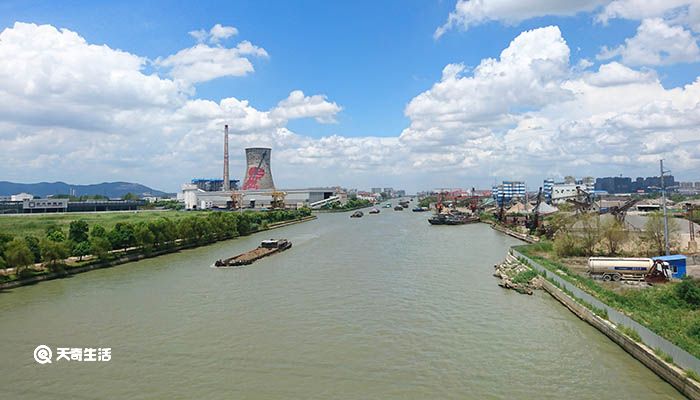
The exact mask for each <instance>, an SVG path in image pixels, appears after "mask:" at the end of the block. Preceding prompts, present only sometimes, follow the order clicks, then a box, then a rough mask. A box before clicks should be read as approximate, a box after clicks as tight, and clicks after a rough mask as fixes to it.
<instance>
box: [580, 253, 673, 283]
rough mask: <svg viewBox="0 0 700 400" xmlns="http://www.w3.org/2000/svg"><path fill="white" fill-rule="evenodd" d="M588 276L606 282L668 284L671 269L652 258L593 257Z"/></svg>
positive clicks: (589, 263)
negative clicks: (643, 281) (622, 281)
mask: <svg viewBox="0 0 700 400" xmlns="http://www.w3.org/2000/svg"><path fill="white" fill-rule="evenodd" d="M588 274H589V275H590V276H591V277H596V278H602V279H603V280H604V281H616V282H617V281H620V280H636V281H641V280H645V281H647V282H666V281H668V280H669V279H670V278H671V268H670V266H669V264H668V263H667V262H665V261H661V260H652V259H651V258H623V257H591V258H589V259H588Z"/></svg>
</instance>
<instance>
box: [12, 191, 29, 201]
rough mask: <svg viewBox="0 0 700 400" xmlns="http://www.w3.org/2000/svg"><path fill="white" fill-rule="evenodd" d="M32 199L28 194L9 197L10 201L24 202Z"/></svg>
mask: <svg viewBox="0 0 700 400" xmlns="http://www.w3.org/2000/svg"><path fill="white" fill-rule="evenodd" d="M33 198H34V196H33V195H31V194H29V193H18V194H13V195H12V196H10V201H25V200H32V199H33Z"/></svg>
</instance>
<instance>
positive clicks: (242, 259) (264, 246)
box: [214, 239, 292, 267]
mask: <svg viewBox="0 0 700 400" xmlns="http://www.w3.org/2000/svg"><path fill="white" fill-rule="evenodd" d="M291 247H292V242H290V241H289V240H287V239H269V240H263V241H262V243H260V246H258V247H257V248H255V249H253V250H251V251H248V252H245V253H242V254H239V255H237V256H234V257H230V258H225V259H223V260H217V261H216V263H214V265H216V266H217V267H238V266H242V265H250V264H252V263H253V262H254V261H257V260H259V259H261V258H263V257H267V256H269V255H271V254H275V253H279V252H281V251H285V250H287V249H289V248H291Z"/></svg>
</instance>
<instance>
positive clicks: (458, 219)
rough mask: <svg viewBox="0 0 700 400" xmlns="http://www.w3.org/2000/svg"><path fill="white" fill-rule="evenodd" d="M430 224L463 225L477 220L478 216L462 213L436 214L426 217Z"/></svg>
mask: <svg viewBox="0 0 700 400" xmlns="http://www.w3.org/2000/svg"><path fill="white" fill-rule="evenodd" d="M428 222H429V223H430V225H464V224H473V223H475V222H479V217H478V216H475V215H467V214H462V213H454V214H453V213H450V214H436V215H433V216H432V217H430V218H428Z"/></svg>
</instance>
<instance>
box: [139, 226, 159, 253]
mask: <svg viewBox="0 0 700 400" xmlns="http://www.w3.org/2000/svg"><path fill="white" fill-rule="evenodd" d="M134 237H135V238H136V244H138V245H139V246H141V248H142V249H143V250H144V252H146V253H150V252H151V250H153V246H154V244H155V242H156V236H155V235H154V234H153V232H151V230H150V229H149V228H148V225H146V224H139V225H137V226H136V228H135V230H134Z"/></svg>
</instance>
